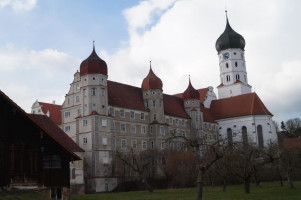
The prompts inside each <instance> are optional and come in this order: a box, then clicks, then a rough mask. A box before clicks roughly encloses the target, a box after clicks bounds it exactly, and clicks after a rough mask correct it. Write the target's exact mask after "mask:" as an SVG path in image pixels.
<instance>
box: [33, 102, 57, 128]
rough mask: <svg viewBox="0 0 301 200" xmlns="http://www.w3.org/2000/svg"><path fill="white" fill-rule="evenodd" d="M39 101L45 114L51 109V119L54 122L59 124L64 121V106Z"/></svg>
mask: <svg viewBox="0 0 301 200" xmlns="http://www.w3.org/2000/svg"><path fill="white" fill-rule="evenodd" d="M38 103H39V104H40V105H41V107H42V111H43V113H44V114H45V115H46V114H47V112H48V111H49V113H50V119H51V120H52V121H53V122H54V123H56V124H58V125H60V124H61V123H62V114H61V109H62V106H61V105H55V104H51V103H44V102H38Z"/></svg>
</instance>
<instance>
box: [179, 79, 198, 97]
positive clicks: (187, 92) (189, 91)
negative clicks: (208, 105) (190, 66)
mask: <svg viewBox="0 0 301 200" xmlns="http://www.w3.org/2000/svg"><path fill="white" fill-rule="evenodd" d="M183 99H184V100H188V99H197V100H199V99H200V93H199V92H198V91H197V90H196V89H194V87H193V86H192V85H191V82H190V77H189V85H188V87H187V89H186V90H185V92H184V93H183Z"/></svg>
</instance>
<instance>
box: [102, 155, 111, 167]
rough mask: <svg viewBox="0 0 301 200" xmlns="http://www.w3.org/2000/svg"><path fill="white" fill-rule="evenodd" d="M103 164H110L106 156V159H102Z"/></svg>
mask: <svg viewBox="0 0 301 200" xmlns="http://www.w3.org/2000/svg"><path fill="white" fill-rule="evenodd" d="M102 162H103V164H104V165H107V164H109V157H108V156H104V157H103V158H102Z"/></svg>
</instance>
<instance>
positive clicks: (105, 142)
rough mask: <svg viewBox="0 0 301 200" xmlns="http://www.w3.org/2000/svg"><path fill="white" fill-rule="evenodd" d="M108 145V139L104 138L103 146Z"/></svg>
mask: <svg viewBox="0 0 301 200" xmlns="http://www.w3.org/2000/svg"><path fill="white" fill-rule="evenodd" d="M107 144H108V138H106V137H104V138H102V145H107Z"/></svg>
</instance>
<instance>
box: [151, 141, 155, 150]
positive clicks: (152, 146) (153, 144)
mask: <svg viewBox="0 0 301 200" xmlns="http://www.w3.org/2000/svg"><path fill="white" fill-rule="evenodd" d="M154 147H155V143H154V141H151V148H152V149H153V148H154Z"/></svg>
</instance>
